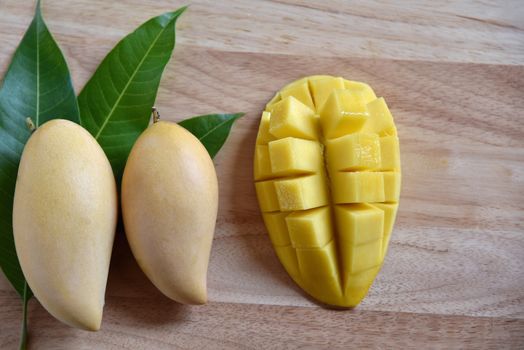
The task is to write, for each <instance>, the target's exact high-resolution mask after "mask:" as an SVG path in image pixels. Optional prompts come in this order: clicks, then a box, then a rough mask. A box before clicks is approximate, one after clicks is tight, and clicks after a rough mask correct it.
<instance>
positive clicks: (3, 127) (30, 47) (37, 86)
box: [0, 2, 79, 300]
mask: <svg viewBox="0 0 524 350" xmlns="http://www.w3.org/2000/svg"><path fill="white" fill-rule="evenodd" d="M28 117H30V118H31V119H32V120H33V122H34V123H35V124H36V126H37V127H38V126H39V125H42V124H43V123H45V122H46V121H48V120H50V119H54V118H63V119H69V120H72V121H75V122H79V112H78V105H77V102H76V97H75V92H74V90H73V85H72V83H71V77H70V75H69V69H68V68H67V64H66V61H65V59H64V56H63V55H62V52H61V51H60V48H59V47H58V45H57V43H56V42H55V40H54V39H53V37H52V36H51V33H50V32H49V31H48V29H47V26H46V25H45V23H44V19H43V18H42V13H41V11H40V3H39V2H38V3H37V6H36V11H35V16H34V18H33V21H32V22H31V24H30V25H29V28H28V29H27V32H26V33H25V35H24V37H23V39H22V41H21V42H20V45H19V46H18V48H17V49H16V52H15V54H14V56H13V58H12V61H11V64H10V65H9V68H8V69H7V73H6V75H5V77H4V80H3V84H2V87H1V89H0V198H1V199H0V266H1V267H2V270H3V271H4V273H5V275H6V277H7V279H8V280H9V281H10V282H11V284H12V285H13V287H14V288H15V289H16V291H17V292H18V293H19V294H20V296H21V297H22V298H24V295H25V298H24V299H25V300H27V299H29V298H30V297H31V295H32V293H31V290H30V289H27V290H26V293H24V290H25V288H26V282H25V279H24V275H23V273H22V269H21V268H20V263H19V262H18V258H17V256H16V250H15V245H14V241H13V226H12V212H13V196H14V191H15V184H16V176H17V172H18V164H19V162H20V157H21V155H22V151H23V149H24V145H25V143H26V142H27V139H28V138H29V135H30V131H29V129H28V127H27V126H26V121H25V120H26V118H28Z"/></svg>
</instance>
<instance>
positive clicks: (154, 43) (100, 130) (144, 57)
mask: <svg viewBox="0 0 524 350" xmlns="http://www.w3.org/2000/svg"><path fill="white" fill-rule="evenodd" d="M171 21H172V20H171ZM171 21H169V23H168V24H167V25H166V26H165V27H164V28H163V29H162V30H161V31H160V32H159V33H158V34H157V36H156V37H155V40H153V43H152V44H151V45H150V46H149V48H148V49H147V51H146V53H145V55H144V56H143V57H142V59H141V60H140V62H139V63H138V65H137V67H136V68H135V69H134V71H133V74H131V77H130V78H129V81H128V82H127V83H126V85H125V86H124V89H122V92H121V93H120V94H119V96H118V98H117V100H116V102H115V104H114V105H113V107H112V108H111V111H110V112H109V115H108V116H107V118H106V120H104V122H103V123H102V126H100V129H98V132H97V133H96V135H95V139H96V140H98V138H99V137H100V134H101V133H102V131H103V130H104V129H105V127H106V125H107V123H108V122H109V120H110V119H111V117H112V115H113V113H114V112H115V110H116V108H117V106H118V104H119V103H120V100H121V99H122V97H123V96H124V95H125V92H126V91H127V89H128V88H129V85H130V84H131V82H132V81H133V79H134V78H135V75H136V74H137V73H138V71H139V70H140V67H142V64H143V63H144V61H145V60H146V58H147V57H148V55H149V53H150V52H151V50H152V49H153V47H154V46H155V45H156V42H157V41H158V39H159V38H160V36H161V35H162V34H163V33H164V31H165V30H166V28H167V27H169V25H170V24H171Z"/></svg>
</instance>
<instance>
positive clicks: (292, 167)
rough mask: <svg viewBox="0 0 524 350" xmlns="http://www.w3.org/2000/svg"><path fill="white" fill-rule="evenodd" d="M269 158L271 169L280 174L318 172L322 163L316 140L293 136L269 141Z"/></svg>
mask: <svg viewBox="0 0 524 350" xmlns="http://www.w3.org/2000/svg"><path fill="white" fill-rule="evenodd" d="M269 159H270V162H271V169H272V171H273V172H274V173H277V174H281V175H296V174H301V173H309V172H311V173H313V172H319V171H320V170H321V169H322V168H323V164H324V162H323V158H322V150H321V148H320V144H319V143H318V142H316V141H310V140H303V139H297V138H294V137H286V138H284V139H280V140H275V141H271V142H270V143H269Z"/></svg>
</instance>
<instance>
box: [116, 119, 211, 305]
mask: <svg viewBox="0 0 524 350" xmlns="http://www.w3.org/2000/svg"><path fill="white" fill-rule="evenodd" d="M217 210H218V183H217V176H216V172H215V167H214V165H213V161H212V160H211V158H210V156H209V154H208V152H207V150H206V149H205V148H204V146H203V145H202V143H200V141H199V140H198V139H197V138H196V137H195V136H193V135H192V134H191V133H190V132H189V131H187V130H186V129H184V128H183V127H181V126H179V125H177V124H175V123H171V122H164V121H160V122H157V123H154V124H153V125H151V126H150V127H148V128H147V129H146V130H145V131H144V133H142V135H141V136H140V137H139V138H138V140H137V141H136V143H135V145H134V146H133V149H132V150H131V153H130V155H129V158H128V160H127V164H126V167H125V170H124V175H123V179H122V214H123V218H124V226H125V231H126V235H127V240H128V241H129V245H130V247H131V250H132V251H133V254H134V256H135V258H136V260H137V262H138V264H139V265H140V267H141V268H142V270H143V271H144V273H145V274H146V275H147V277H148V278H149V279H150V280H151V282H153V284H154V285H155V286H156V287H157V288H158V289H159V290H160V291H161V292H162V293H164V294H165V295H166V296H167V297H169V298H171V299H173V300H175V301H178V302H180V303H184V304H204V303H206V301H207V288H206V279H207V267H208V263H209V254H210V251H211V243H212V241H213V234H214V231H215V223H216V217H217Z"/></svg>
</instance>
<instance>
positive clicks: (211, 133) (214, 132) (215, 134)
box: [178, 113, 244, 158]
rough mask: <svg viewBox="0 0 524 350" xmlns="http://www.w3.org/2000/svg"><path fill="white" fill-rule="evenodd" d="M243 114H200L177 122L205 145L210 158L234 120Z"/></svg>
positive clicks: (220, 145)
mask: <svg viewBox="0 0 524 350" xmlns="http://www.w3.org/2000/svg"><path fill="white" fill-rule="evenodd" d="M243 115H244V113H236V114H208V115H200V116H197V117H193V118H189V119H186V120H183V121H181V122H180V123H178V124H179V125H181V126H183V127H184V128H186V129H187V130H188V131H189V132H191V133H192V134H193V135H195V136H196V137H197V138H198V139H199V140H200V142H202V144H203V145H204V146H205V147H206V149H207V151H208V152H209V155H210V156H211V158H214V157H215V155H216V154H217V153H218V151H220V148H222V145H224V142H226V139H227V137H228V135H229V132H230V131H231V126H233V123H234V122H235V120H237V119H238V118H240V117H242V116H243Z"/></svg>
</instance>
